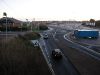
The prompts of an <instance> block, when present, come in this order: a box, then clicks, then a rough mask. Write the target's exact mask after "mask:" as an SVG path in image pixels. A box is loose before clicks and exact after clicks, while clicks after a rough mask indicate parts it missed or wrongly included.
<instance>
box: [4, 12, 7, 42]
mask: <svg viewBox="0 0 100 75" xmlns="http://www.w3.org/2000/svg"><path fill="white" fill-rule="evenodd" d="M3 16H6V41H7V13H6V12H4V13H3Z"/></svg>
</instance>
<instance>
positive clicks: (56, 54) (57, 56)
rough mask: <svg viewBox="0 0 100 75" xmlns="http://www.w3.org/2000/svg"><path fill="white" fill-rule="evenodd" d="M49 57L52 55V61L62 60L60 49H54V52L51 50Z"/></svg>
mask: <svg viewBox="0 0 100 75" xmlns="http://www.w3.org/2000/svg"><path fill="white" fill-rule="evenodd" d="M51 55H52V58H54V59H60V58H62V53H61V51H60V49H54V50H52V53H51Z"/></svg>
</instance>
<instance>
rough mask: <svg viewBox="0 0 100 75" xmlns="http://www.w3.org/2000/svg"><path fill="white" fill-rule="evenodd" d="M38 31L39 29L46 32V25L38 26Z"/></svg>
mask: <svg viewBox="0 0 100 75" xmlns="http://www.w3.org/2000/svg"><path fill="white" fill-rule="evenodd" d="M39 29H40V30H47V29H48V27H47V26H46V25H41V26H39Z"/></svg>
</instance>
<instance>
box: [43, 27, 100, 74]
mask: <svg viewBox="0 0 100 75" xmlns="http://www.w3.org/2000/svg"><path fill="white" fill-rule="evenodd" d="M70 31H73V30H69V29H65V28H64V29H63V28H61V27H54V30H52V31H47V32H46V33H47V34H48V35H49V39H47V40H44V43H45V46H46V52H45V54H46V56H47V57H48V61H49V63H51V65H52V68H53V70H54V72H55V74H56V75H80V73H79V72H78V71H77V69H76V68H75V67H74V65H73V64H72V63H71V62H70V60H69V58H68V57H67V54H66V53H65V52H66V50H67V49H68V48H67V47H72V48H75V49H77V50H79V51H80V52H84V53H86V54H87V55H88V56H91V57H93V58H95V59H98V60H99V59H100V54H99V53H96V52H94V51H91V50H90V49H87V48H85V47H83V46H80V45H78V44H75V43H73V42H70V41H67V40H65V39H64V34H66V33H69V32H70ZM42 34H43V33H42ZM55 48H60V49H61V52H62V53H63V59H62V60H60V61H55V60H54V59H52V58H51V51H52V50H53V49H55Z"/></svg>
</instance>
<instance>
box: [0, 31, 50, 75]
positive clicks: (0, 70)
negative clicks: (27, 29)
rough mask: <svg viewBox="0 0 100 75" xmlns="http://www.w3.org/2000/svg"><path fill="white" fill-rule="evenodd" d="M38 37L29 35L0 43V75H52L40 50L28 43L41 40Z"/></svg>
mask: <svg viewBox="0 0 100 75" xmlns="http://www.w3.org/2000/svg"><path fill="white" fill-rule="evenodd" d="M31 34H32V35H33V36H35V37H33V36H31ZM36 35H37V34H34V33H29V34H26V35H24V36H21V35H20V36H19V37H17V38H13V39H11V40H10V41H8V42H4V41H0V75H51V73H50V71H49V68H48V66H47V63H46V61H45V59H44V57H43V55H42V52H41V50H40V48H35V47H34V46H33V45H32V44H31V43H30V42H29V41H28V40H29V39H36V38H39V35H38V36H36ZM23 38H24V39H23Z"/></svg>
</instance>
